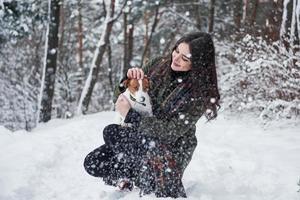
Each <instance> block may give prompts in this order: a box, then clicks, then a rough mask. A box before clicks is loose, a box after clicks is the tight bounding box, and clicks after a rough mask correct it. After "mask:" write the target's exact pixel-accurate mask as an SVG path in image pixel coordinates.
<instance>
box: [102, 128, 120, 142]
mask: <svg viewBox="0 0 300 200" xmlns="http://www.w3.org/2000/svg"><path fill="white" fill-rule="evenodd" d="M118 131H119V125H117V124H110V125H108V126H106V127H105V128H104V129H103V139H104V141H105V142H106V141H109V140H111V137H112V136H113V135H114V134H116V133H117V132H118Z"/></svg>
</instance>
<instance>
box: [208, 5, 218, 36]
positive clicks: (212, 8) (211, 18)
mask: <svg viewBox="0 0 300 200" xmlns="http://www.w3.org/2000/svg"><path fill="white" fill-rule="evenodd" d="M215 4H216V3H215V0H210V5H209V17H208V21H209V22H208V32H209V33H211V32H213V31H214V18H215V16H214V15H215Z"/></svg>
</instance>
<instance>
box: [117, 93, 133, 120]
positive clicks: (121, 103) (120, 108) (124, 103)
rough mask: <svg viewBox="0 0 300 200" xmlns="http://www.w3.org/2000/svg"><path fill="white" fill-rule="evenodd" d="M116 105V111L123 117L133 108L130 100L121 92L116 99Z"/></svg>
mask: <svg viewBox="0 0 300 200" xmlns="http://www.w3.org/2000/svg"><path fill="white" fill-rule="evenodd" d="M115 106H116V111H117V112H119V113H120V114H121V115H122V116H123V117H126V115H127V113H128V111H129V109H130V108H131V106H130V103H129V101H128V100H127V98H126V97H125V96H124V95H123V94H120V96H119V97H118V99H117V101H116V104H115Z"/></svg>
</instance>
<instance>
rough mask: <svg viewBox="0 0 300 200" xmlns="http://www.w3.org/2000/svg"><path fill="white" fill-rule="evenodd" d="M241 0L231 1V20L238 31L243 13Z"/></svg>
mask: <svg viewBox="0 0 300 200" xmlns="http://www.w3.org/2000/svg"><path fill="white" fill-rule="evenodd" d="M242 9H243V0H234V1H233V21H234V24H235V27H236V30H237V31H239V30H240V28H241V21H242V15H243V10H242Z"/></svg>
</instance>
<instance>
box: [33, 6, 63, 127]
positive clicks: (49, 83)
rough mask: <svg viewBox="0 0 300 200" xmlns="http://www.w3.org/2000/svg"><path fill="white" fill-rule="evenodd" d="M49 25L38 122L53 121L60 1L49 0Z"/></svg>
mask: <svg viewBox="0 0 300 200" xmlns="http://www.w3.org/2000/svg"><path fill="white" fill-rule="evenodd" d="M48 8H49V15H48V16H49V25H48V28H47V40H46V47H45V50H46V58H45V60H44V71H43V77H42V84H41V94H40V98H41V99H40V109H39V110H40V113H39V118H38V121H42V122H47V121H49V120H50V119H51V111H52V99H53V93H54V83H55V73H56V64H57V63H56V62H57V49H58V29H59V14H60V0H51V1H50V0H49V7H48Z"/></svg>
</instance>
